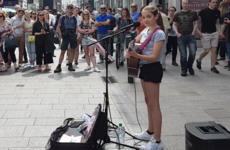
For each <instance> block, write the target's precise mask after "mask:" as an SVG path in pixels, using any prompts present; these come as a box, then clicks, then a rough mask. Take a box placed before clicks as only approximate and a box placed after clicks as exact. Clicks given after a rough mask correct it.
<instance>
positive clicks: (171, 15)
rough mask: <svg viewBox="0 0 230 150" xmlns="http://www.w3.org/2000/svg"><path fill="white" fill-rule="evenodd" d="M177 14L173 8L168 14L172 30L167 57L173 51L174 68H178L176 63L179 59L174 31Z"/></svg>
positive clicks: (169, 36)
mask: <svg viewBox="0 0 230 150" xmlns="http://www.w3.org/2000/svg"><path fill="white" fill-rule="evenodd" d="M175 12H176V7H174V6H171V7H169V12H168V18H169V24H170V26H171V28H170V29H169V32H168V40H167V45H166V47H167V52H166V55H168V54H169V53H170V52H171V49H173V51H172V65H173V66H178V64H177V62H176V57H177V35H176V32H175V31H174V30H173V27H172V26H173V18H174V15H175Z"/></svg>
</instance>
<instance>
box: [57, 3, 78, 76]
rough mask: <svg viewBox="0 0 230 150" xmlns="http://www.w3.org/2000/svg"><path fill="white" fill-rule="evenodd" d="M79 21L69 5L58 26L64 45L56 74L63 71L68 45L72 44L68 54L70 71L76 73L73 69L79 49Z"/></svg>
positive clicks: (62, 45)
mask: <svg viewBox="0 0 230 150" xmlns="http://www.w3.org/2000/svg"><path fill="white" fill-rule="evenodd" d="M77 29H78V25H77V19H76V17H75V16H74V15H73V5H72V4H71V5H67V8H66V15H64V16H62V17H61V18H60V19H59V23H58V26H57V31H58V33H59V35H60V36H61V37H62V44H61V54H60V57H59V64H58V66H57V68H56V69H55V70H54V73H59V72H61V71H62V69H61V64H62V61H63V59H64V56H65V52H66V51H67V49H68V45H69V44H70V50H69V52H68V57H69V65H68V70H69V71H75V69H74V68H73V65H72V63H73V59H74V55H75V49H76V48H77V41H76V39H77V34H78V33H77Z"/></svg>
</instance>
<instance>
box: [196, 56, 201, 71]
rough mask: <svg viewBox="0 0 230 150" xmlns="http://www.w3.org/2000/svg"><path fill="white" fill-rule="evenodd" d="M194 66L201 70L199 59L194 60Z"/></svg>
mask: <svg viewBox="0 0 230 150" xmlns="http://www.w3.org/2000/svg"><path fill="white" fill-rule="evenodd" d="M196 67H197V68H198V69H199V70H201V61H199V60H198V59H197V60H196Z"/></svg>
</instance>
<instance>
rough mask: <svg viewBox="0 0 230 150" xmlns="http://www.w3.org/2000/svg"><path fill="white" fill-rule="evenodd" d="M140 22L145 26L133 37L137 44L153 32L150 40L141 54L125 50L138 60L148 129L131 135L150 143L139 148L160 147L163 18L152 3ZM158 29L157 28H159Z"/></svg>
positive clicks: (127, 54) (161, 149)
mask: <svg viewBox="0 0 230 150" xmlns="http://www.w3.org/2000/svg"><path fill="white" fill-rule="evenodd" d="M142 21H143V22H144V24H145V26H146V28H145V29H144V30H143V31H142V32H141V33H140V34H139V35H138V36H137V37H136V42H137V43H143V42H144V41H145V40H146V39H147V38H148V37H149V36H150V35H151V33H153V32H155V33H154V35H153V36H152V38H151V40H150V42H149V43H148V44H147V45H146V46H145V48H144V49H143V51H142V54H138V53H136V51H127V53H126V57H127V58H130V56H132V57H135V58H138V59H140V63H139V65H140V75H139V78H140V79H141V84H142V88H143V91H144V95H145V102H146V105H147V109H148V122H149V124H148V129H147V130H145V131H144V132H142V133H136V134H135V135H134V136H135V137H136V138H138V139H141V140H148V141H149V143H148V144H147V145H145V146H142V147H141V148H140V149H141V150H163V144H162V143H161V125H162V115H161V110H160V104H159V92H160V83H161V79H162V77H163V68H162V66H161V64H160V60H161V57H162V56H163V51H162V47H163V44H164V42H165V38H166V37H165V33H164V26H163V21H162V17H161V15H160V12H159V10H158V9H157V8H156V7H155V6H152V5H151V6H147V7H145V8H144V9H143V11H142ZM159 28H160V29H159Z"/></svg>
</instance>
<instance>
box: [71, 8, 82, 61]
mask: <svg viewBox="0 0 230 150" xmlns="http://www.w3.org/2000/svg"><path fill="white" fill-rule="evenodd" d="M79 11H80V8H79V7H78V6H76V7H74V10H73V15H74V16H75V17H76V19H77V25H78V26H79V25H80V24H81V22H82V18H81V16H79V15H78V14H79ZM80 35H81V34H80V32H78V36H77V48H76V49H75V56H74V62H75V65H78V57H79V45H80V44H81V36H80Z"/></svg>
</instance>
